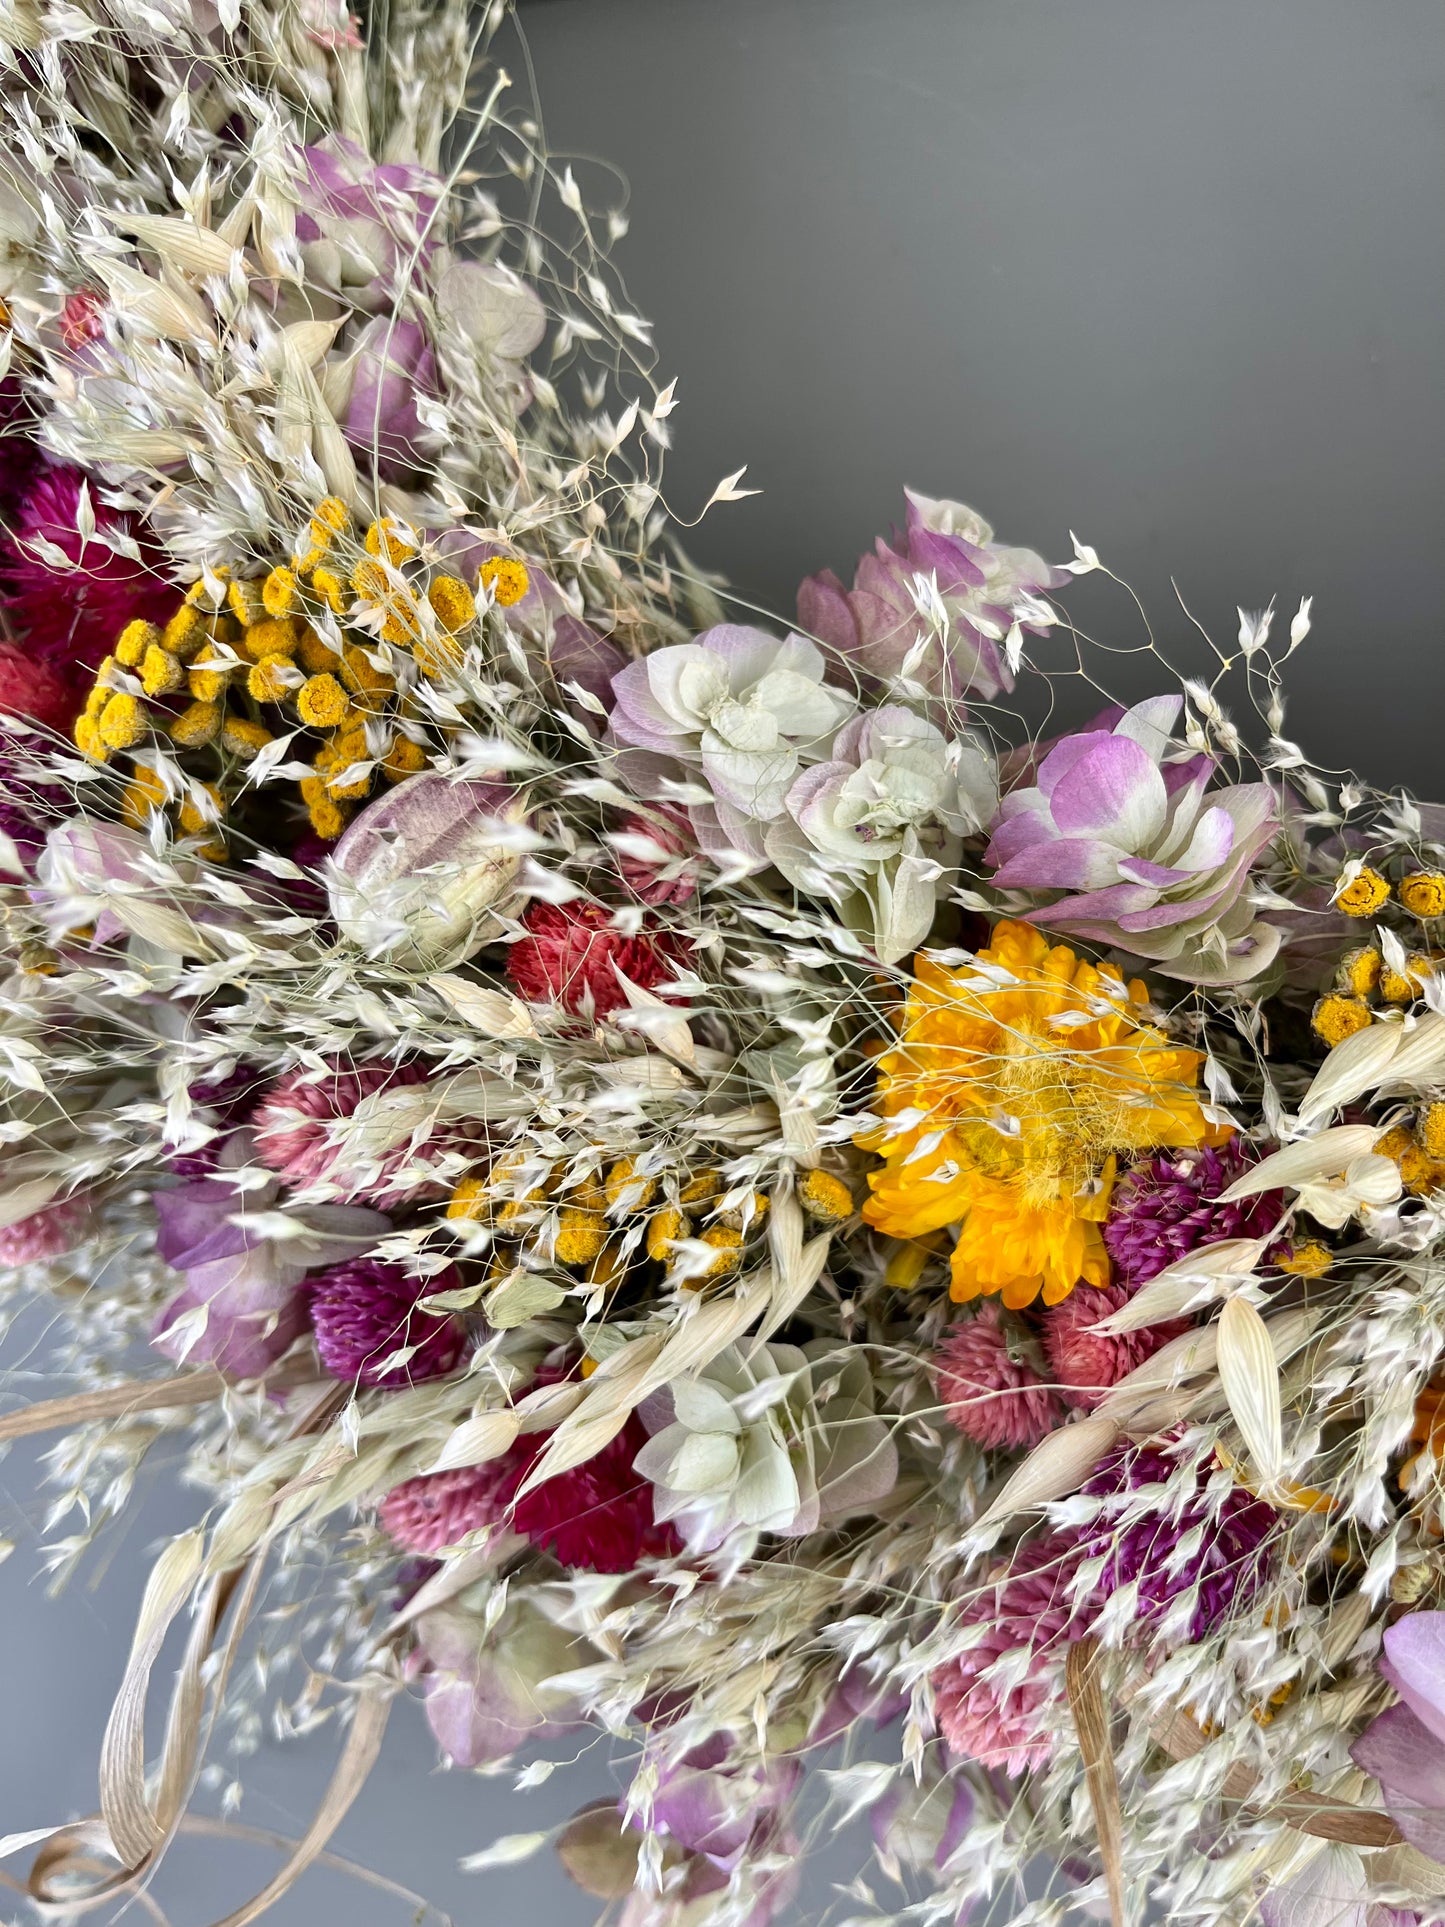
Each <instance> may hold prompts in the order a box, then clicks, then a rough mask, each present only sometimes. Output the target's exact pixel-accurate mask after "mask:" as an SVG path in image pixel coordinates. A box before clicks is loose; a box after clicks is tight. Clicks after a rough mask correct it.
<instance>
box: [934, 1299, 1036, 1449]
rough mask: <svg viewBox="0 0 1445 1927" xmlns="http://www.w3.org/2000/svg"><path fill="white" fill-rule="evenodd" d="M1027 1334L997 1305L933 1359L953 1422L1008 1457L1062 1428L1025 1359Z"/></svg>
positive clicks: (967, 1322) (961, 1328) (968, 1322)
mask: <svg viewBox="0 0 1445 1927" xmlns="http://www.w3.org/2000/svg"><path fill="white" fill-rule="evenodd" d="M1026 1342H1027V1339H1026V1334H1025V1332H1024V1329H1023V1327H1022V1326H1021V1325H1020V1324H1018V1322H1017V1321H1016V1320H1013V1319H1006V1315H1005V1313H1004V1312H1003V1311H1001V1310H1000V1308H999V1306H998V1304H997V1302H996V1301H995V1300H994V1299H992V1298H985V1299H983V1300H982V1301H981V1302H980V1304H979V1307H978V1310H977V1311H976V1312H975V1313H974V1315H973V1316H972V1317H971V1318H964V1319H961V1320H960V1321H959V1323H958V1324H956V1325H954V1326H952V1327H951V1328H950V1329H949V1331H948V1332H947V1333H946V1334H945V1335H944V1338H943V1341H942V1343H941V1344H940V1345H939V1348H938V1350H937V1352H936V1353H935V1354H934V1360H933V1373H934V1377H935V1379H936V1380H937V1383H938V1394H939V1397H940V1398H941V1399H942V1400H943V1404H944V1408H945V1410H946V1412H947V1414H948V1417H949V1419H950V1421H951V1422H952V1423H953V1424H954V1425H956V1426H957V1427H958V1429H959V1431H960V1432H962V1433H963V1435H964V1436H965V1438H970V1439H972V1440H973V1441H974V1443H975V1444H977V1445H983V1446H989V1447H993V1448H996V1449H1001V1450H1004V1451H1013V1450H1016V1449H1019V1448H1021V1447H1024V1446H1030V1445H1037V1444H1038V1442H1039V1440H1040V1439H1041V1438H1042V1437H1043V1436H1044V1434H1045V1433H1046V1432H1051V1431H1053V1429H1054V1427H1055V1426H1056V1425H1059V1424H1061V1423H1062V1422H1063V1416H1064V1414H1063V1408H1062V1406H1061V1405H1060V1404H1059V1401H1058V1400H1057V1399H1056V1398H1055V1397H1054V1395H1053V1393H1052V1392H1051V1391H1050V1390H1049V1388H1048V1385H1047V1384H1046V1382H1045V1381H1044V1379H1043V1378H1042V1377H1041V1375H1040V1374H1039V1373H1038V1372H1037V1371H1036V1370H1035V1369H1034V1367H1033V1366H1032V1365H1031V1364H1030V1363H1029V1361H1028V1358H1027V1357H1026V1356H1025V1353H1024V1349H1023V1347H1024V1345H1025V1344H1026Z"/></svg>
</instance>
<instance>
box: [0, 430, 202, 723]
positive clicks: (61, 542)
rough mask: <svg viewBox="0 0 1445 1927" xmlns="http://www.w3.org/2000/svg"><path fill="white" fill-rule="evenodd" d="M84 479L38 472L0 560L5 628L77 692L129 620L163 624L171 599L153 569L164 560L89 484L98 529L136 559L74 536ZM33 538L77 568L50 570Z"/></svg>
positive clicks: (37, 663) (75, 473) (70, 472)
mask: <svg viewBox="0 0 1445 1927" xmlns="http://www.w3.org/2000/svg"><path fill="white" fill-rule="evenodd" d="M86 480H87V478H86V477H85V475H84V474H83V473H82V472H81V470H80V469H78V468H46V469H42V470H40V472H39V473H38V474H37V475H36V476H35V478H34V480H33V481H32V482H31V484H30V487H29V488H28V489H27V490H26V492H25V495H24V498H23V499H22V501H21V502H20V504H19V506H18V508H17V510H16V514H15V521H14V524H13V534H12V535H11V536H10V538H9V540H8V541H7V542H6V543H5V545H4V553H3V559H0V573H3V587H4V590H5V594H6V606H7V610H8V613H9V617H10V624H11V627H12V629H13V630H14V632H15V634H16V637H17V638H18V640H19V641H20V643H21V644H22V645H23V649H24V653H25V657H26V660H27V662H28V663H30V664H31V665H32V666H33V667H35V668H37V669H38V668H39V667H41V666H43V667H44V668H45V669H47V670H49V671H51V672H52V673H53V674H55V675H58V676H60V677H61V678H63V679H65V680H66V681H68V682H69V683H71V684H72V685H73V686H75V687H77V688H78V687H81V686H82V685H83V684H84V682H85V680H86V675H87V672H93V671H94V670H95V669H96V668H97V667H98V665H99V663H100V661H101V658H102V657H103V656H104V655H106V653H107V652H108V651H109V650H110V649H111V648H112V647H113V645H114V643H115V639H116V637H117V636H118V635H119V634H120V632H121V630H122V629H123V628H124V627H125V625H126V624H127V623H128V622H130V621H131V620H132V619H133V618H135V617H138V616H139V617H146V618H148V619H150V620H153V621H163V620H164V619H165V617H166V616H167V615H168V614H169V613H170V610H171V607H172V606H173V604H174V602H175V599H176V596H175V591H174V590H173V589H172V588H171V587H170V586H169V585H168V583H167V582H166V579H165V577H164V575H163V574H162V573H161V570H160V566H159V565H160V563H161V561H162V560H163V558H162V557H161V556H160V555H159V554H158V552H157V551H156V550H155V548H154V547H152V546H151V545H150V543H149V542H148V540H147V538H146V535H145V531H144V530H143V529H141V528H140V526H139V525H138V524H137V523H135V522H134V520H133V519H132V517H130V516H129V515H126V514H123V513H121V512H120V511H119V510H117V509H113V508H109V507H107V506H106V504H105V503H104V502H101V501H99V500H97V499H96V495H95V488H94V485H93V484H92V485H91V490H90V492H91V511H92V513H93V515H94V517H95V523H96V527H97V529H101V530H105V531H107V532H110V533H114V534H116V535H122V536H127V537H129V538H130V539H131V540H132V541H133V542H135V543H136V544H137V545H138V554H137V555H136V556H130V555H125V554H122V553H121V552H120V551H119V550H117V549H113V548H108V547H106V546H105V545H104V544H103V543H101V542H99V541H94V540H92V541H87V540H86V539H85V538H84V537H83V536H82V535H81V534H80V533H79V532H78V530H77V527H76V522H77V519H78V517H79V513H80V502H81V490H82V488H83V487H84V486H85V484H86ZM36 540H41V541H45V542H50V543H53V544H55V546H56V547H57V548H60V549H62V550H64V552H65V554H66V555H68V556H69V557H70V558H71V560H72V561H73V562H74V564H75V565H76V566H75V567H74V568H70V569H53V568H51V567H49V566H48V564H47V563H45V562H44V561H43V560H42V558H41V557H40V556H39V555H37V554H36V553H35V552H34V550H33V549H31V548H28V547H27V546H26V544H27V543H29V542H33V541H36ZM17 706H19V707H23V706H24V705H17ZM77 707H78V705H77ZM47 720H49V719H48V718H47Z"/></svg>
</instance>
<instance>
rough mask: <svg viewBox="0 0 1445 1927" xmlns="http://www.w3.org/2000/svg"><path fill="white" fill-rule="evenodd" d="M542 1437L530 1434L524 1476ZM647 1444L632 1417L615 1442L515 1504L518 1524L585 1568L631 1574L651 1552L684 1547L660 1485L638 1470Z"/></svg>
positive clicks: (523, 1453)
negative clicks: (663, 1506)
mask: <svg viewBox="0 0 1445 1927" xmlns="http://www.w3.org/2000/svg"><path fill="white" fill-rule="evenodd" d="M543 1443H544V1441H540V1440H531V1439H528V1440H525V1441H522V1442H520V1445H521V1450H520V1451H519V1447H518V1446H514V1447H513V1448H512V1450H513V1452H515V1453H518V1477H517V1483H518V1484H519V1485H520V1484H521V1482H522V1479H523V1478H525V1477H526V1474H527V1473H528V1472H529V1471H530V1470H531V1468H532V1464H533V1461H534V1460H535V1459H536V1458H537V1457H538V1456H539V1454H540V1452H541V1449H542V1444H543ZM646 1443H647V1433H646V1432H645V1431H644V1429H643V1426H642V1422H641V1420H640V1419H638V1418H637V1417H635V1416H634V1417H632V1418H630V1419H629V1420H628V1421H627V1424H626V1425H625V1426H623V1428H622V1430H621V1431H620V1432H619V1433H618V1435H617V1437H616V1438H615V1439H613V1440H612V1441H611V1443H610V1444H608V1445H604V1446H603V1448H602V1450H601V1451H600V1452H597V1453H595V1454H594V1455H593V1456H592V1457H591V1458H590V1459H588V1460H587V1461H586V1463H585V1464H583V1465H579V1466H576V1467H574V1468H573V1470H572V1471H570V1472H562V1473H559V1474H558V1476H557V1477H556V1478H555V1479H548V1480H547V1481H546V1483H545V1484H543V1485H539V1486H537V1487H536V1488H535V1489H534V1490H533V1491H531V1492H529V1493H528V1494H527V1496H526V1497H525V1498H524V1499H519V1500H518V1501H517V1502H516V1504H515V1505H514V1506H513V1508H512V1525H513V1527H514V1528H515V1529H516V1531H518V1532H521V1533H525V1534H526V1536H527V1538H528V1539H530V1540H531V1542H532V1544H533V1545H534V1546H543V1547H545V1548H546V1550H547V1551H548V1552H550V1553H551V1554H552V1556H553V1557H554V1558H555V1559H557V1560H558V1561H559V1562H560V1563H561V1564H562V1565H564V1566H572V1567H574V1568H575V1569H577V1570H580V1571H583V1572H630V1571H631V1570H632V1568H633V1567H634V1566H635V1565H636V1564H637V1562H638V1560H639V1559H641V1558H642V1557H643V1556H644V1555H650V1556H653V1557H660V1556H662V1555H664V1554H666V1553H670V1552H676V1551H677V1550H678V1545H679V1541H678V1538H677V1535H676V1533H675V1532H674V1531H673V1529H672V1527H671V1526H670V1525H668V1524H666V1523H664V1524H662V1525H659V1524H658V1523H657V1521H656V1520H655V1519H654V1517H653V1512H652V1497H653V1492H654V1490H655V1487H654V1486H653V1485H652V1483H651V1482H650V1480H647V1479H644V1478H640V1477H639V1476H638V1474H637V1473H636V1472H634V1471H633V1469H632V1461H633V1460H634V1459H635V1458H636V1457H637V1454H638V1453H639V1452H640V1451H641V1450H642V1448H643V1446H644V1445H645V1444H646Z"/></svg>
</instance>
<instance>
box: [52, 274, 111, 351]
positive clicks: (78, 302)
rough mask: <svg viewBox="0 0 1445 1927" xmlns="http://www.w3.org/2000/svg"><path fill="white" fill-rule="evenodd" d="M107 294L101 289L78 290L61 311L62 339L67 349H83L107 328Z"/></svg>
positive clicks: (67, 299) (69, 295)
mask: <svg viewBox="0 0 1445 1927" xmlns="http://www.w3.org/2000/svg"><path fill="white" fill-rule="evenodd" d="M105 304H106V297H105V294H104V293H103V292H102V290H101V289H99V288H76V289H75V290H74V291H73V292H72V293H70V294H68V295H67V296H66V297H65V306H64V307H63V308H62V309H61V310H60V338H61V340H62V341H63V342H64V343H65V345H66V347H67V348H83V347H84V346H85V344H86V342H87V341H94V340H95V339H96V337H97V336H98V335H100V334H101V333H102V332H103V331H104V327H105V320H104V316H105Z"/></svg>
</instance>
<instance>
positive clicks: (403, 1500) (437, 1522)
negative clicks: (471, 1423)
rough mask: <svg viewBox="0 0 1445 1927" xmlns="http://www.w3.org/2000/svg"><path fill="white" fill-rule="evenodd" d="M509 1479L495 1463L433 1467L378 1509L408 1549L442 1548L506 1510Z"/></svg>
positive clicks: (388, 1528)
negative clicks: (435, 1469) (437, 1469)
mask: <svg viewBox="0 0 1445 1927" xmlns="http://www.w3.org/2000/svg"><path fill="white" fill-rule="evenodd" d="M506 1484H507V1478H506V1475H505V1474H504V1473H503V1472H502V1470H501V1468H500V1466H499V1465H498V1464H496V1463H493V1464H491V1465H468V1466H461V1467H458V1468H457V1469H456V1470H454V1471H451V1472H431V1473H428V1474H426V1475H425V1476H424V1477H422V1478H419V1479H407V1480H406V1481H405V1483H404V1484H402V1485H399V1486H397V1487H395V1489H394V1490H393V1491H391V1492H388V1493H387V1495H386V1497H385V1498H384V1499H383V1500H382V1502H381V1504H380V1505H379V1506H378V1507H377V1512H378V1514H379V1516H380V1518H381V1523H382V1525H383V1526H384V1527H385V1529H386V1531H387V1532H388V1533H390V1535H391V1537H392V1538H393V1539H394V1540H395V1541H396V1543H397V1544H398V1545H399V1546H400V1547H401V1548H402V1550H403V1551H404V1552H421V1553H427V1552H440V1551H441V1549H442V1547H443V1546H455V1545H458V1544H460V1542H461V1541H462V1540H463V1539H464V1538H465V1537H466V1535H467V1534H468V1533H469V1532H475V1531H476V1530H477V1529H478V1527H480V1526H490V1525H495V1524H496V1523H497V1521H498V1520H499V1519H501V1518H502V1517H503V1516H504V1515H505V1513H506V1510H507V1495H506V1493H505V1491H504V1489H503V1488H504V1487H505V1486H506Z"/></svg>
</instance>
